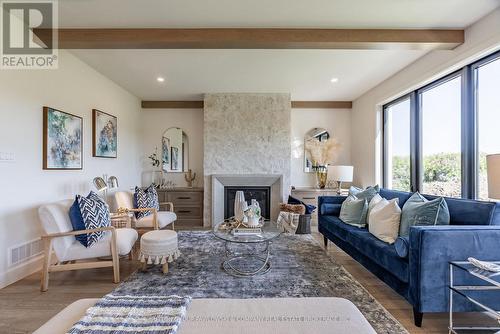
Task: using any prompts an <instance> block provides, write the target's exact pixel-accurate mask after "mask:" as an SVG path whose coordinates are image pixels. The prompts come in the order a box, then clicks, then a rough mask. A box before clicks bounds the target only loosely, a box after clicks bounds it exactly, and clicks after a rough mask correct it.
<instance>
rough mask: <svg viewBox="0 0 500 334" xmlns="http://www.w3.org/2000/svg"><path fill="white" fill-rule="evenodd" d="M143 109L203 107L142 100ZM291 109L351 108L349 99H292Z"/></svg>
mask: <svg viewBox="0 0 500 334" xmlns="http://www.w3.org/2000/svg"><path fill="white" fill-rule="evenodd" d="M141 105H142V108H143V109H203V105H204V103H203V101H142V103H141ZM292 108H293V109H351V108H352V102H351V101H292Z"/></svg>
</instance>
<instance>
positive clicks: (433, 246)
mask: <svg viewBox="0 0 500 334" xmlns="http://www.w3.org/2000/svg"><path fill="white" fill-rule="evenodd" d="M499 246H500V226H458V225H457V226H413V227H411V228H410V253H409V265H410V268H409V270H410V273H409V274H410V278H409V280H410V282H409V284H410V291H409V296H408V297H409V299H410V302H411V303H412V304H413V306H414V309H416V310H417V311H418V312H446V311H447V310H448V301H449V291H448V284H449V261H464V260H465V261H466V260H467V258H468V257H471V256H472V257H475V258H478V259H480V260H485V261H493V260H496V261H498V260H499V259H500V247H499ZM461 279H464V280H465V281H463V283H468V284H477V283H478V282H477V280H474V279H468V278H467V277H466V276H461ZM466 281H468V282H466ZM471 282H473V283H471ZM457 304H459V305H457V306H458V308H457V309H455V310H466V309H468V308H469V304H467V303H466V302H465V301H462V303H457ZM460 304H461V305H460ZM495 306H500V300H499V301H498V302H497V303H496V305H495Z"/></svg>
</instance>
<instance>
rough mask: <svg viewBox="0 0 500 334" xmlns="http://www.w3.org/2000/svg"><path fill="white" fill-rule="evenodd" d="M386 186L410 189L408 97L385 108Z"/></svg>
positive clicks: (396, 188)
mask: <svg viewBox="0 0 500 334" xmlns="http://www.w3.org/2000/svg"><path fill="white" fill-rule="evenodd" d="M385 127H386V128H385V131H386V132H387V134H388V135H387V139H386V143H385V145H386V146H385V154H386V164H387V168H386V175H385V179H386V180H387V185H386V186H387V187H388V188H390V189H395V190H403V191H410V189H411V188H410V186H411V184H410V183H411V179H410V177H411V175H410V98H409V97H408V98H405V99H403V100H402V101H398V102H396V103H394V104H391V105H388V106H387V107H386V108H385Z"/></svg>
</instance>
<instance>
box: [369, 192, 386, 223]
mask: <svg viewBox="0 0 500 334" xmlns="http://www.w3.org/2000/svg"><path fill="white" fill-rule="evenodd" d="M382 199H383V198H382V196H380V195H379V194H376V195H375V196H373V198H372V200H371V201H370V203H368V215H367V216H366V223H367V224H370V212H371V211H372V209H373V208H374V207H375V205H377V204H378V203H379V202H380V201H381V200H382Z"/></svg>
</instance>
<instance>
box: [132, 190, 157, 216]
mask: <svg viewBox="0 0 500 334" xmlns="http://www.w3.org/2000/svg"><path fill="white" fill-rule="evenodd" d="M134 206H135V208H136V209H147V208H154V209H156V210H160V203H159V201H158V193H157V192H156V188H155V186H154V185H150V186H149V187H147V188H146V189H141V188H139V187H135V193H134ZM151 214H153V213H152V212H151V211H143V212H136V213H135V217H136V218H137V219H141V218H144V217H147V216H149V215H151Z"/></svg>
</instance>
